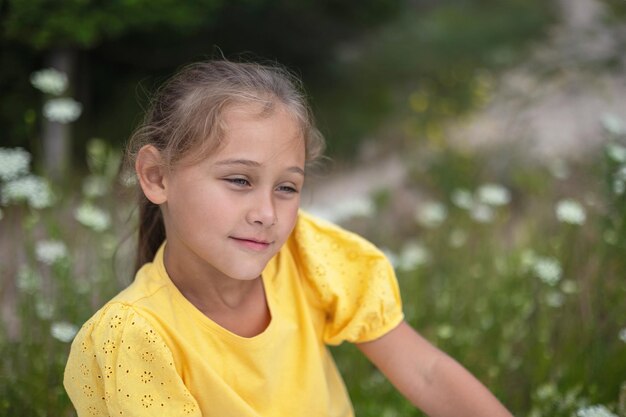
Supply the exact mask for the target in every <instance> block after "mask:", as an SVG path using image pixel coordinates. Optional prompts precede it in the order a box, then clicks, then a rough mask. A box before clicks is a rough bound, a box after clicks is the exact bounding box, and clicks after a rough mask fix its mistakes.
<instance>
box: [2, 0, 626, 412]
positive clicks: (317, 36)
mask: <svg viewBox="0 0 626 417" xmlns="http://www.w3.org/2000/svg"><path fill="white" fill-rule="evenodd" d="M0 31H1V32H0V48H1V49H0V57H1V61H0V62H2V65H1V66H0V91H1V97H2V98H1V101H0V311H1V312H2V320H1V321H0V357H1V358H2V360H1V361H0V415H2V416H4V415H6V416H71V415H74V412H73V409H72V408H71V404H70V403H69V400H68V399H67V397H66V395H65V393H64V391H63V388H62V385H61V381H62V372H63V367H64V364H65V360H66V357H67V353H68V349H69V343H70V342H71V340H72V338H73V336H74V335H75V333H76V331H77V329H78V327H79V326H80V325H81V324H82V323H83V322H84V321H85V320H86V319H87V318H88V317H89V316H90V315H91V314H93V312H94V311H95V310H96V309H97V308H99V306H101V305H102V304H103V303H104V302H105V301H106V300H107V299H109V298H110V297H111V296H112V295H114V294H115V293H116V292H117V291H119V290H120V289H121V288H123V287H124V286H125V285H127V284H128V283H129V282H130V281H131V279H132V276H131V266H132V265H131V264H132V258H133V255H134V248H133V243H134V241H133V233H134V230H135V221H136V212H135V211H134V210H133V203H134V201H135V190H134V187H133V183H132V178H129V177H127V176H123V175H119V172H120V170H119V165H120V157H121V153H122V149H123V146H124V143H125V141H126V140H127V138H128V136H129V133H130V132H131V131H132V129H133V127H134V126H135V125H136V124H137V123H138V121H139V120H140V118H141V114H142V109H143V108H145V105H146V103H147V101H148V99H149V97H150V94H151V93H152V92H153V91H154V90H155V88H156V87H157V86H158V85H160V83H162V82H163V81H164V80H165V79H166V78H167V77H168V76H170V75H171V74H172V73H173V72H174V71H175V70H176V69H177V68H179V67H180V66H182V65H184V64H187V63H190V62H193V61H197V60H202V59H207V58H215V57H222V56H224V57H227V58H232V59H242V58H244V59H250V60H264V61H278V62H280V63H282V64H284V65H286V66H288V67H289V68H290V69H292V70H293V71H294V72H296V73H297V74H299V75H300V76H301V78H302V79H303V80H304V83H305V86H306V89H307V92H308V95H309V97H310V101H311V103H312V106H313V108H314V111H315V114H316V117H317V120H318V123H319V127H320V129H321V130H322V132H323V133H324V134H325V136H326V138H327V142H328V155H329V156H330V157H331V158H332V162H330V163H326V164H325V165H324V166H323V167H322V169H320V170H319V172H317V173H315V175H313V176H311V177H310V178H309V179H308V181H309V182H308V185H307V189H306V192H305V195H304V198H303V206H304V207H305V208H307V209H308V210H310V211H312V212H313V213H316V214H318V215H319V216H322V217H325V218H327V219H330V220H332V221H335V222H338V223H340V224H342V225H343V226H345V227H346V228H348V229H351V230H354V231H356V232H359V233H361V234H363V235H365V236H366V237H367V238H369V239H370V240H372V241H373V242H374V243H375V244H377V245H378V246H379V247H381V248H383V249H384V250H385V251H386V253H387V254H388V255H389V258H390V259H391V260H392V262H393V264H394V266H395V268H396V271H397V274H398V279H399V282H400V285H401V287H402V293H403V301H404V308H405V313H406V316H407V320H408V321H409V322H410V323H411V324H412V325H413V326H415V327H416V328H417V329H418V330H419V331H420V332H422V333H423V334H424V335H425V336H426V337H427V338H429V339H430V340H431V341H432V342H433V343H435V344H437V345H438V346H439V347H441V348H442V349H444V350H445V351H447V352H449V353H450V354H451V355H452V356H454V357H455V358H457V360H459V361H460V362H461V363H462V364H464V365H465V366H466V367H468V368H469V369H470V370H471V371H472V372H473V373H475V374H476V375H477V377H478V378H479V379H481V380H482V381H483V382H484V383H485V384H486V385H487V386H488V387H489V388H490V389H491V390H492V391H493V392H494V393H495V394H496V395H497V396H498V397H499V398H500V399H501V400H502V401H503V402H504V403H505V404H506V405H507V406H508V407H509V408H510V409H511V410H512V411H513V412H514V413H515V415H518V416H531V417H539V416H546V417H547V416H550V417H560V416H563V417H565V416H568V417H569V416H579V417H594V416H595V417H606V416H617V415H620V416H626V2H625V1H624V0H604V1H601V0H440V1H432V0H401V1H396V0H393V1H392V0H361V1H354V0H334V1H312V0H297V1H282V2H277V1H271V0H234V1H228V2H226V1H218V0H196V1H188V2H178V1H173V0H150V1H146V0H115V1H110V2H94V1H89V0H64V1H49V0H4V1H0ZM333 351H334V353H335V356H336V358H337V361H338V363H339V366H340V368H341V369H342V371H343V374H344V377H345V379H346V383H347V385H348V388H349V390H350V394H351V396H352V399H353V402H354V405H355V409H356V412H357V415H358V416H361V417H364V416H372V417H374V416H376V417H380V416H383V417H390V416H410V415H415V416H419V415H422V414H421V413H420V412H418V411H416V410H413V409H412V407H411V406H410V405H409V404H408V403H407V402H406V401H405V400H404V399H403V398H402V397H401V396H400V395H399V394H397V393H396V392H395V391H394V390H393V388H392V387H391V386H390V385H389V384H388V383H387V382H386V381H385V380H384V378H383V377H382V376H381V374H380V373H379V372H378V371H376V370H375V369H374V368H373V367H372V366H371V365H370V364H369V363H368V362H367V361H366V360H365V359H363V358H362V357H361V356H360V354H359V353H358V352H357V351H356V349H355V348H354V347H352V346H348V345H345V346H340V347H339V348H334V349H333Z"/></svg>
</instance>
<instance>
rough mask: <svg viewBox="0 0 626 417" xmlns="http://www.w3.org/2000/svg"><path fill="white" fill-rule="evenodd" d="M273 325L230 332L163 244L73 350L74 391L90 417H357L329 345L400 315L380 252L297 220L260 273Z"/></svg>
mask: <svg viewBox="0 0 626 417" xmlns="http://www.w3.org/2000/svg"><path fill="white" fill-rule="evenodd" d="M263 284H264V286H265V293H266V297H267V302H268V305H269V309H270V313H271V317H272V318H271V322H270V324H269V325H268V327H267V328H266V329H265V330H264V331H263V332H262V333H260V334H259V335H257V336H254V337H251V338H245V337H241V336H238V335H236V334H234V333H231V332H229V331H228V330H226V329H224V328H223V327H221V326H219V325H218V324H217V323H215V322H213V321H212V320H210V319H209V318H208V317H206V316H205V315H204V314H202V313H201V312H200V311H199V310H197V309H196V308H195V307H194V306H193V305H192V304H191V303H190V302H189V301H188V300H187V299H186V298H185V297H184V296H183V295H182V294H181V293H180V292H179V291H178V289H177V288H176V287H175V286H174V284H173V283H172V282H171V280H170V279H169V277H168V275H167V273H166V271H165V267H164V265H163V247H161V249H160V250H159V251H158V253H157V254H156V256H155V259H154V261H153V262H151V263H148V264H146V265H144V266H143V267H142V268H141V269H140V270H139V272H138V273H137V276H136V278H135V280H134V282H133V283H132V284H131V285H130V286H129V287H128V288H126V289H125V290H124V291H122V292H121V293H120V294H118V295H117V296H116V297H115V298H114V299H113V300H111V301H110V302H108V303H107V304H106V305H105V306H104V307H103V308H102V309H100V310H99V311H98V312H97V313H96V314H95V315H94V316H93V317H92V318H91V319H90V320H89V321H87V322H86V323H85V324H84V325H83V327H82V328H81V330H80V332H79V333H78V335H77V336H76V338H75V340H74V342H73V343H72V349H71V352H70V356H69V360H68V363H67V367H66V369H65V380H64V385H65V388H66V390H67V392H68V394H69V396H70V398H71V400H72V402H73V404H74V406H75V407H76V410H77V411H78V415H79V416H80V417H84V416H155V415H159V416H204V417H210V416H218V417H229V416H232V417H253V416H254V417H259V416H268V417H269V416H277V417H278V416H281V417H285V416H329V417H339V416H342V417H343V416H352V415H353V410H352V405H351V403H350V400H349V398H348V394H347V392H346V389H345V386H344V384H343V381H342V379H341V377H340V375H339V373H338V371H337V368H336V366H335V363H334V361H333V359H332V357H331V355H330V353H329V351H328V349H327V347H326V345H327V344H333V345H334V344H339V343H341V342H343V341H349V342H357V343H358V342H365V341H370V340H374V339H376V338H378V337H380V336H382V335H384V334H385V333H386V332H388V331H389V330H391V329H393V328H394V327H395V326H397V325H398V324H399V323H400V322H401V321H402V319H403V314H402V308H401V302H400V294H399V291H398V285H397V281H396V278H395V275H394V272H393V269H392V267H391V265H390V264H389V263H388V261H387V260H386V259H385V257H384V256H383V255H382V253H381V252H380V251H379V250H378V249H376V248H375V247H374V246H373V245H372V244H370V243H368V242H367V241H365V240H364V239H362V238H361V237H359V236H357V235H355V234H352V233H350V232H347V231H345V230H343V229H340V228H339V227H337V226H334V225H332V224H329V223H326V222H324V221H321V220H318V219H315V218H313V217H312V216H310V215H308V214H306V213H304V212H300V214H299V217H298V222H297V224H296V227H295V229H294V231H293V233H292V235H291V236H290V237H289V239H288V241H287V243H286V244H285V245H284V246H283V248H281V250H280V252H279V253H278V254H277V255H276V256H275V257H274V258H273V259H272V260H271V261H270V262H269V263H268V265H267V267H266V268H265V270H264V272H263Z"/></svg>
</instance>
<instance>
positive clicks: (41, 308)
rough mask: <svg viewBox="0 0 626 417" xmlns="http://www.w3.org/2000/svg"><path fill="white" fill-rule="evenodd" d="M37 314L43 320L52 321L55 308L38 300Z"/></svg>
mask: <svg viewBox="0 0 626 417" xmlns="http://www.w3.org/2000/svg"><path fill="white" fill-rule="evenodd" d="M35 313H37V317H39V318H40V319H42V320H50V319H51V318H52V316H53V315H54V306H53V305H52V304H51V303H48V302H46V301H43V300H41V299H38V300H37V301H36V303H35Z"/></svg>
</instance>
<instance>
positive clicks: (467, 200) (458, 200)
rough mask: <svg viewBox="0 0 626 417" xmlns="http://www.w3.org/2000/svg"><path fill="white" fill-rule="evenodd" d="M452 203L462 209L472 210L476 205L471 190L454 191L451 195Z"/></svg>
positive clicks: (460, 189)
mask: <svg viewBox="0 0 626 417" xmlns="http://www.w3.org/2000/svg"><path fill="white" fill-rule="evenodd" d="M450 200H452V203H453V204H454V205H455V206H457V207H459V208H462V209H465V210H470V209H471V208H472V207H473V205H474V197H473V196H472V193H471V192H470V191H469V190H466V189H464V188H457V189H455V190H453V191H452V194H451V195H450Z"/></svg>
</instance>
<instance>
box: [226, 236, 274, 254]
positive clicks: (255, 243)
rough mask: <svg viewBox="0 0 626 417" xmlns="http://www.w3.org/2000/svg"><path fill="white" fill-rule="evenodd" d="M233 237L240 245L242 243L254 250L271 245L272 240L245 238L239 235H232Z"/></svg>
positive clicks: (263, 248) (260, 249)
mask: <svg viewBox="0 0 626 417" xmlns="http://www.w3.org/2000/svg"><path fill="white" fill-rule="evenodd" d="M231 239H233V240H234V241H235V242H236V243H237V244H238V245H241V246H243V247H245V248H247V249H252V250H254V251H262V250H265V249H267V248H268V247H269V246H270V242H265V241H262V240H255V239H245V238H238V237H231Z"/></svg>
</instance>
